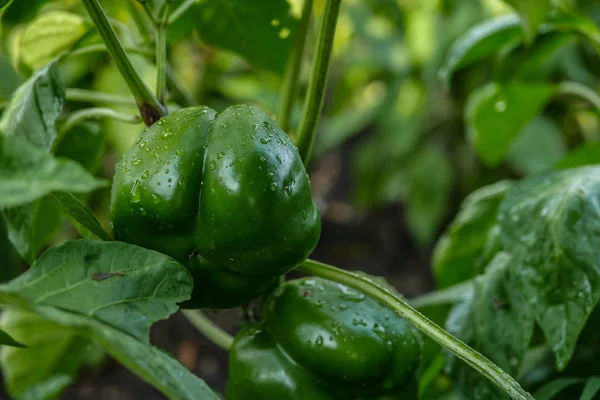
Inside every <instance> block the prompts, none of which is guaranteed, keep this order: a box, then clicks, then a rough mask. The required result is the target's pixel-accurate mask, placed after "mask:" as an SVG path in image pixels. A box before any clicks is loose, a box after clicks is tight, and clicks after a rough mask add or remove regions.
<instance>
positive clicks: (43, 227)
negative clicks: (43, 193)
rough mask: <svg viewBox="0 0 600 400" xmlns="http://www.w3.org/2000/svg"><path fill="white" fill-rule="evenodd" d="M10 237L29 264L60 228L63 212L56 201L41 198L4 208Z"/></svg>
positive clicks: (3, 211)
mask: <svg viewBox="0 0 600 400" xmlns="http://www.w3.org/2000/svg"><path fill="white" fill-rule="evenodd" d="M2 215H3V216H4V220H5V221H6V227H7V229H8V238H9V239H10V241H11V243H12V244H13V246H14V247H15V249H16V250H17V251H18V252H19V254H21V257H23V259H24V260H25V261H27V263H28V264H29V265H31V264H33V262H34V261H35V259H36V257H37V255H38V254H39V253H40V251H41V250H43V248H44V247H45V246H46V245H47V244H48V241H49V240H50V238H51V237H52V236H54V234H55V233H56V232H57V231H58V229H59V228H60V223H61V214H60V210H59V209H58V207H56V204H54V202H53V201H52V200H51V199H49V198H47V197H44V198H41V199H39V200H37V201H34V202H33V203H31V204H25V205H22V206H18V207H11V208H7V209H4V210H2Z"/></svg>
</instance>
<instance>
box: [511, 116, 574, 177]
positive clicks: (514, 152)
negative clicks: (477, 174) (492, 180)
mask: <svg viewBox="0 0 600 400" xmlns="http://www.w3.org/2000/svg"><path fill="white" fill-rule="evenodd" d="M566 152H567V149H566V144H565V141H564V138H563V135H562V132H561V131H560V128H559V127H558V126H557V125H556V124H555V123H554V122H552V120H551V119H549V118H544V117H537V118H534V119H533V120H531V122H529V123H528V124H527V125H526V126H525V128H523V130H522V131H521V133H520V134H519V136H518V137H517V138H516V139H515V141H514V142H513V144H512V146H511V148H510V150H509V151H508V154H507V155H506V159H507V161H508V162H509V164H510V165H511V166H512V167H514V168H516V169H517V170H518V171H519V172H521V173H523V174H525V175H531V174H535V173H538V172H542V171H544V170H548V169H552V168H553V167H554V164H556V163H557V162H558V161H559V160H561V159H562V158H563V157H564V155H565V153H566Z"/></svg>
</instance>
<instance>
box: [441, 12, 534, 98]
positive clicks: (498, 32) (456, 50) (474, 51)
mask: <svg viewBox="0 0 600 400" xmlns="http://www.w3.org/2000/svg"><path fill="white" fill-rule="evenodd" d="M520 24H521V20H520V19H519V17H517V16H516V15H508V16H505V17H501V18H495V19H491V20H487V21H484V22H482V23H481V24H479V25H476V26H474V27H473V28H471V29H470V30H469V31H467V32H466V33H465V34H464V35H462V36H461V37H460V38H459V39H458V40H457V41H456V42H454V43H453V44H452V46H451V47H450V49H449V50H448V55H447V56H446V60H445V61H444V64H443V66H442V68H441V69H440V79H441V80H442V81H443V82H444V83H445V85H446V86H450V81H451V79H452V75H453V74H454V72H456V71H458V70H459V69H462V68H465V67H466V66H468V65H470V64H472V63H474V62H476V61H479V60H481V59H484V58H486V57H489V56H491V55H493V54H496V53H498V52H500V51H501V50H503V49H505V48H507V47H511V46H514V45H515V44H518V43H520V42H521V41H522V40H523V32H522V29H521V25H520Z"/></svg>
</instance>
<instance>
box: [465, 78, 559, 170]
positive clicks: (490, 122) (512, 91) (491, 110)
mask: <svg viewBox="0 0 600 400" xmlns="http://www.w3.org/2000/svg"><path fill="white" fill-rule="evenodd" d="M554 93H555V88H554V86H551V85H549V84H542V83H511V84H507V85H504V86H502V85H500V84H498V83H490V84H488V85H485V86H484V87H482V88H479V89H478V90H476V91H474V92H473V93H472V94H471V95H470V96H469V100H468V102H467V105H466V108H465V119H466V121H467V124H468V134H469V139H470V140H471V142H472V143H473V144H474V146H475V150H476V151H477V153H478V154H479V156H480V157H481V158H482V160H483V161H484V162H485V163H486V164H488V165H490V166H495V165H498V164H499V163H500V162H501V161H502V160H503V159H504V157H505V156H506V153H507V152H508V150H509V149H510V147H511V144H512V142H513V140H514V139H515V138H516V137H517V136H518V135H519V133H520V132H521V131H522V129H523V128H524V127H525V126H526V125H527V124H528V123H529V121H531V120H532V119H533V118H534V117H535V116H536V115H537V114H538V113H539V112H540V111H541V110H542V108H543V107H544V105H545V104H546V103H547V102H548V100H549V99H550V97H551V96H552V95H553V94H554Z"/></svg>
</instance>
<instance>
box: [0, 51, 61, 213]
mask: <svg viewBox="0 0 600 400" xmlns="http://www.w3.org/2000/svg"><path fill="white" fill-rule="evenodd" d="M64 102H65V89H64V86H63V83H62V81H61V80H60V77H59V75H58V68H57V66H56V63H55V62H52V63H50V64H48V65H47V66H46V67H45V68H42V69H40V70H39V71H38V72H36V73H35V75H33V76H32V77H31V78H30V79H29V80H28V81H27V82H25V83H24V84H23V85H21V87H19V89H18V90H17V91H16V92H15V94H14V95H13V98H12V100H11V101H10V103H9V104H8V107H7V108H6V110H5V111H4V114H3V115H2V119H0V134H4V135H8V136H23V137H25V138H27V140H28V141H29V142H30V143H31V144H33V145H34V146H37V147H39V148H42V149H44V150H50V149H51V148H52V144H53V143H54V139H55V138H56V127H55V125H54V124H55V122H56V119H57V118H58V116H59V115H60V113H61V112H62V109H63V105H64ZM0 207H1V206H0Z"/></svg>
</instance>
